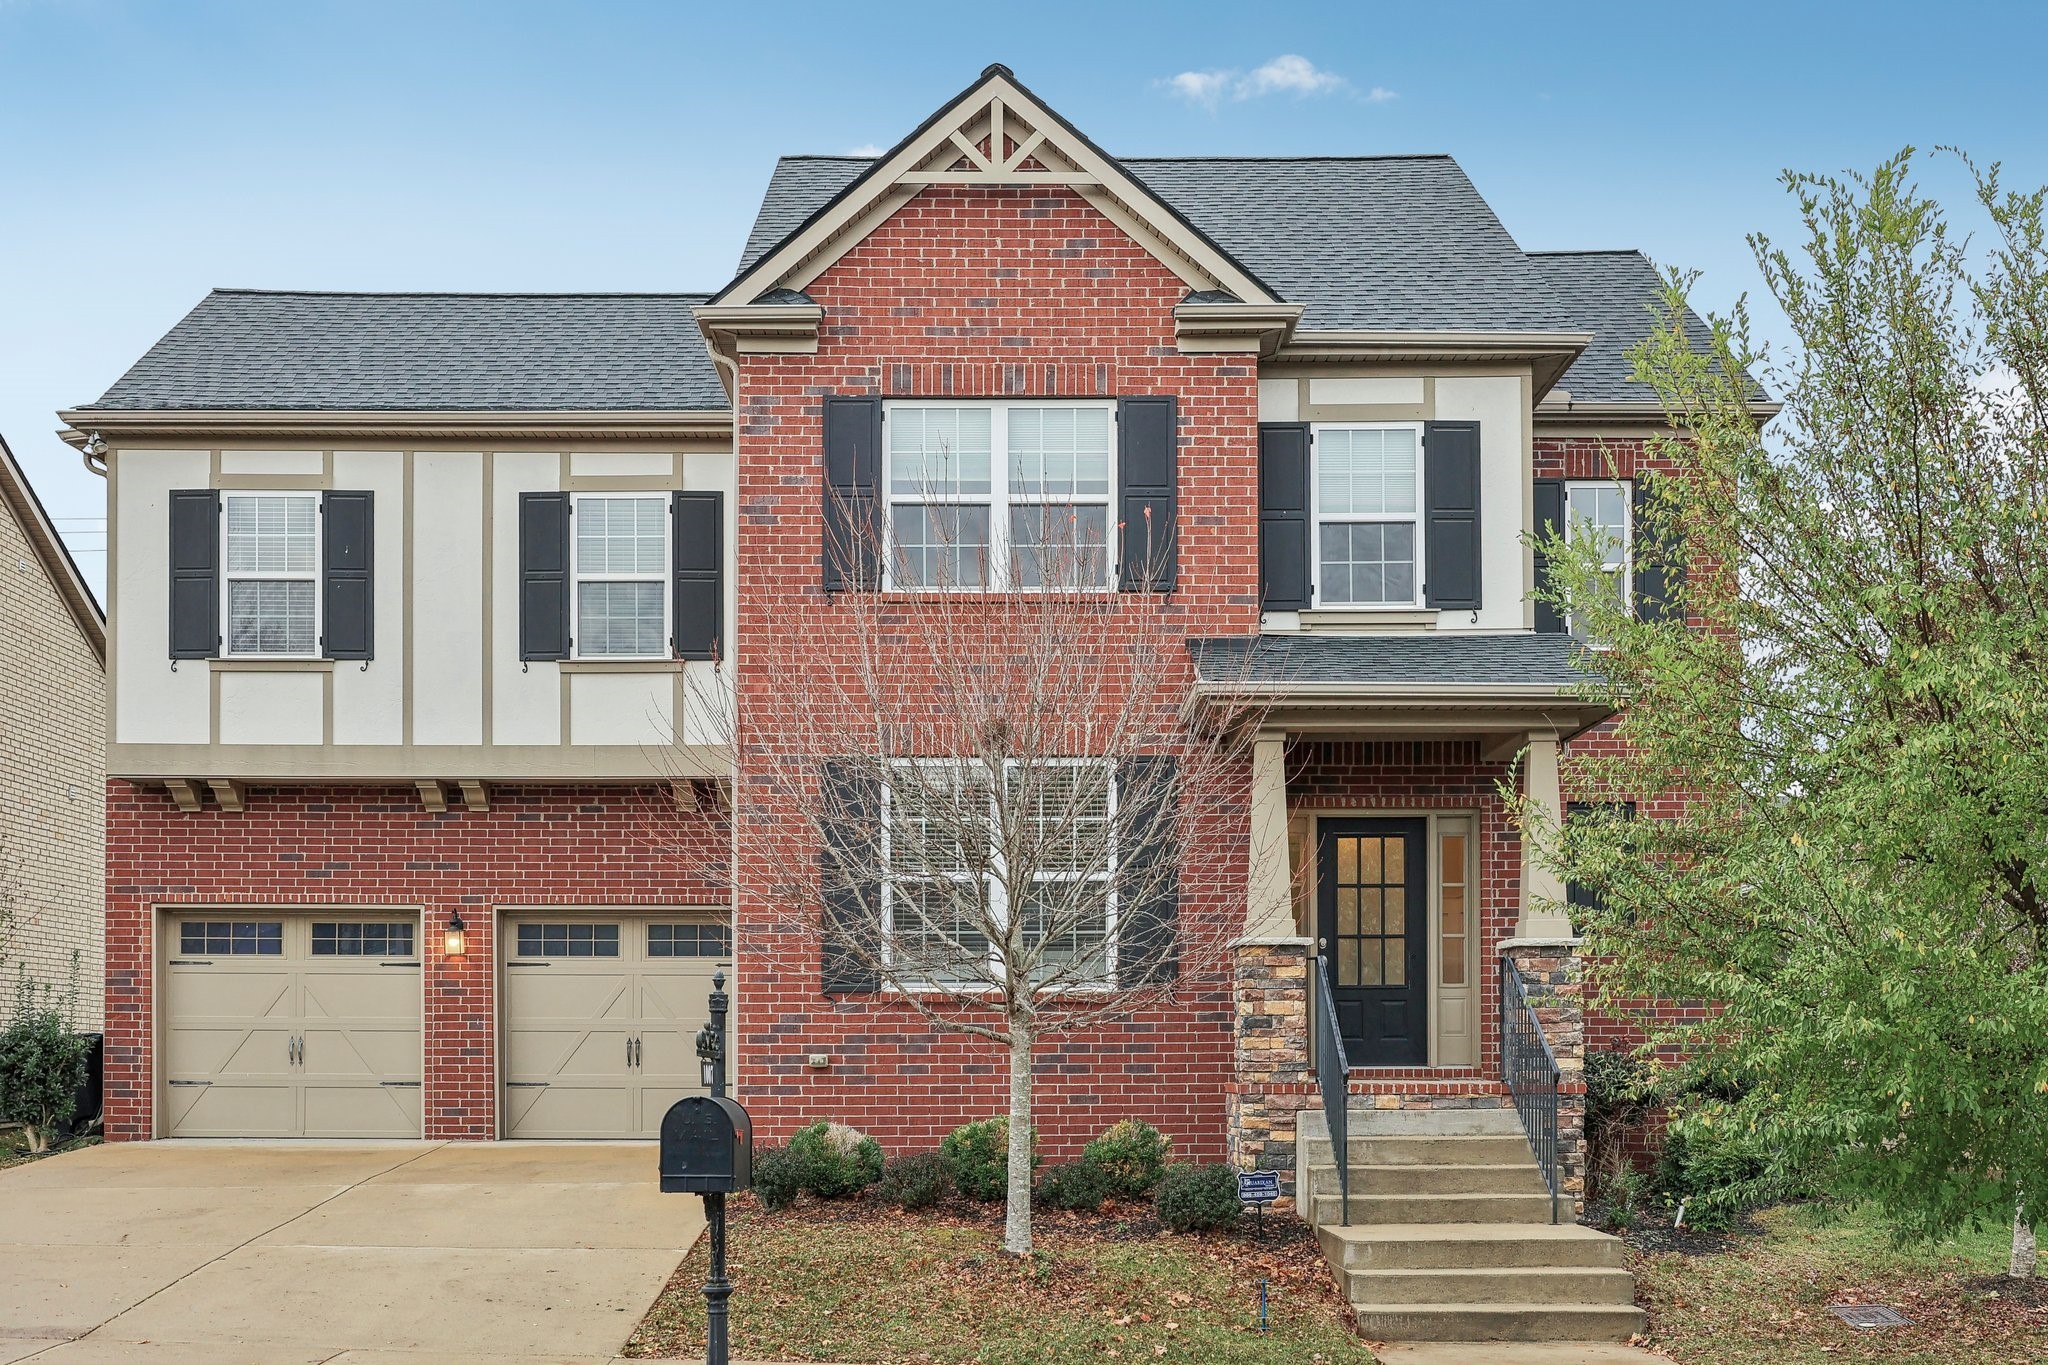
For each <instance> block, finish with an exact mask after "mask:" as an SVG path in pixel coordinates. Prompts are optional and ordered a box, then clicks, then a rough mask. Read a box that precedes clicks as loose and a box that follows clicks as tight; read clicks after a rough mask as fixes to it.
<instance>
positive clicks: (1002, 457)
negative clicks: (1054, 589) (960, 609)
mask: <svg viewBox="0 0 2048 1365" xmlns="http://www.w3.org/2000/svg"><path fill="white" fill-rule="evenodd" d="M1115 425H1116V423H1115V409H1114V406H1113V405H1112V404H1108V403H1036V402H1033V403H1022V402H1016V403H1012V402H994V403H967V404H949V405H943V406H941V405H936V404H926V403H891V404H889V405H888V407H887V408H886V409H885V410H884V412H883V427H884V448H885V451H886V457H887V458H886V468H885V470H884V473H883V480H884V485H885V487H886V489H887V495H888V503H889V506H888V518H887V532H886V534H887V537H888V553H887V555H886V556H885V557H884V558H885V568H886V571H887V578H886V580H885V581H886V583H887V585H888V586H889V587H891V588H906V589H907V588H915V589H931V588H942V589H944V588H968V589H983V590H987V589H994V590H998V591H1008V590H1014V589H1037V588H1043V587H1046V586H1048V585H1052V586H1059V587H1079V588H1093V589H1106V588H1109V587H1111V586H1112V584H1111V582H1110V570H1111V567H1112V565H1111V553H1110V541H1109V536H1110V496H1111V490H1112V483H1111V481H1112V478H1113V471H1112V469H1111V462H1112V451H1113V449H1114V444H1115V440H1116V433H1115Z"/></svg>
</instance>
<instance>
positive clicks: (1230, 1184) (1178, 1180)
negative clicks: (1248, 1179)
mask: <svg viewBox="0 0 2048 1365" xmlns="http://www.w3.org/2000/svg"><path fill="white" fill-rule="evenodd" d="M1158 1203H1159V1221H1160V1223H1161V1224H1162V1225H1163V1226H1165V1227H1166V1228H1167V1229H1168V1230H1170V1231H1173V1232H1215V1231H1218V1230H1219V1229H1222V1228H1232V1227H1236V1226H1237V1218H1238V1215H1239V1214H1240V1213H1242V1212H1243V1210H1244V1206H1243V1205H1241V1204H1240V1203H1238V1201H1237V1170H1236V1168H1235V1167H1232V1166H1225V1165H1222V1164H1221V1163H1218V1164H1217V1165H1214V1166H1196V1165H1194V1164H1192V1163H1190V1162H1185V1161H1177V1162H1175V1163H1174V1164H1173V1165H1171V1166H1168V1167H1167V1168H1166V1175H1165V1177H1164V1178H1163V1179H1161V1180H1160V1182H1159V1200H1158Z"/></svg>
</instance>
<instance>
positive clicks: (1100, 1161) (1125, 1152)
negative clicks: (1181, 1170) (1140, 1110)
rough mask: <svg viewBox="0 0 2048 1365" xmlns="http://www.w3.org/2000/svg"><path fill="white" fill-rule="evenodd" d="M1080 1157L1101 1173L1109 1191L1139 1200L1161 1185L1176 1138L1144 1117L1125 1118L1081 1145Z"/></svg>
mask: <svg viewBox="0 0 2048 1365" xmlns="http://www.w3.org/2000/svg"><path fill="white" fill-rule="evenodd" d="M1081 1160H1083V1161H1085V1162H1087V1163H1089V1164H1090V1165H1092V1166H1094V1167H1095V1168H1096V1169H1097V1170H1099V1171H1101V1172H1102V1175H1103V1178H1104V1180H1105V1181H1107V1183H1108V1193H1109V1194H1111V1195H1113V1196H1115V1195H1120V1196H1124V1197H1126V1198H1131V1199H1138V1198H1142V1197H1144V1196H1145V1195H1148V1194H1150V1193H1152V1191H1153V1190H1155V1189H1157V1188H1158V1187H1159V1181H1160V1178H1161V1177H1162V1176H1164V1175H1165V1174H1166V1167H1167V1164H1168V1163H1169V1162H1171V1161H1172V1160H1173V1139H1172V1138H1170V1137H1167V1136H1165V1135H1163V1134H1162V1133H1161V1132H1160V1131H1159V1130H1158V1129H1157V1128H1154V1127H1153V1126H1152V1125H1151V1124H1149V1123H1146V1122H1145V1121H1144V1120H1143V1119H1124V1120H1122V1121H1121V1122H1118V1123H1112V1124H1111V1125H1110V1126H1109V1128H1108V1129H1107V1130H1106V1131H1105V1132H1104V1133H1103V1134H1102V1136H1101V1137H1099V1138H1097V1139H1095V1141H1093V1142H1091V1143H1089V1144H1088V1145H1087V1146H1086V1147H1084V1148H1082V1149H1081Z"/></svg>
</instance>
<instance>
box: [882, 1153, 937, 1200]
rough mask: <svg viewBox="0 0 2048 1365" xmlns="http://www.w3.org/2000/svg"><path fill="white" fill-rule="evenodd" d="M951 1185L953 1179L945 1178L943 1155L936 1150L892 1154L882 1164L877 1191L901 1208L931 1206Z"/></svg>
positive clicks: (883, 1197)
mask: <svg viewBox="0 0 2048 1365" xmlns="http://www.w3.org/2000/svg"><path fill="white" fill-rule="evenodd" d="M952 1187H953V1182H952V1181H951V1180H949V1179H947V1178H946V1161H945V1158H944V1157H941V1156H940V1155H939V1154H938V1153H937V1152H910V1153H907V1154H905V1155H903V1156H892V1157H890V1158H889V1159H888V1161H886V1162H884V1163H883V1165H882V1178H881V1180H880V1181H879V1182H878V1183H877V1184H876V1185H875V1193H876V1194H877V1195H879V1196H880V1197H881V1198H882V1200H883V1201H884V1202H886V1203H890V1204H894V1205H895V1206H896V1207H898V1208H901V1209H928V1208H930V1207H932V1205H934V1204H936V1203H938V1202H939V1201H940V1200H941V1199H944V1198H945V1197H946V1194H947V1192H948V1191H949V1190H951V1189H952Z"/></svg>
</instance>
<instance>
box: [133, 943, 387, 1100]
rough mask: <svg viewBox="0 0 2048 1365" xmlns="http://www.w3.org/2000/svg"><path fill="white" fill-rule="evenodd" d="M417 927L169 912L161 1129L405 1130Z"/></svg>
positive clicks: (165, 966)
mask: <svg viewBox="0 0 2048 1365" xmlns="http://www.w3.org/2000/svg"><path fill="white" fill-rule="evenodd" d="M418 934H419V922H418V920H417V919H416V918H414V917H411V916H404V915H397V914H378V913H377V912H375V911H330V912H326V913H324V914H320V915H309V914H285V913H281V912H278V911H255V912H252V911H248V910H204V911H198V910H195V911H192V912H189V913H180V914H176V915H172V916H169V917H168V918H167V919H166V920H165V922H164V977H163V981H164V1015H163V1057H164V1089H163V1097H164V1109H163V1112H164V1115H165V1122H164V1132H165V1135H166V1136H169V1137H325V1138H334V1137H341V1138H352V1137H364V1138H367V1137H380V1138H416V1137H418V1136H419V1135H420V956H419V948H420V945H419V939H418Z"/></svg>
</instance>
